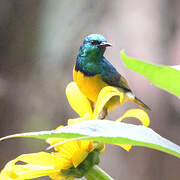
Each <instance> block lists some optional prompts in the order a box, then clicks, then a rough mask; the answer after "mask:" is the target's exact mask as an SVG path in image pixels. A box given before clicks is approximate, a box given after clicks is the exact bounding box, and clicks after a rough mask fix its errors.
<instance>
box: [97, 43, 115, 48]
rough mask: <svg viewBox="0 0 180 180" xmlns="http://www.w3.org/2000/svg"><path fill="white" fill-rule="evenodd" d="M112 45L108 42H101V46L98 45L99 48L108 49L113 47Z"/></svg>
mask: <svg viewBox="0 0 180 180" xmlns="http://www.w3.org/2000/svg"><path fill="white" fill-rule="evenodd" d="M111 46H112V44H110V43H107V42H101V44H99V45H98V47H99V48H106V47H111Z"/></svg>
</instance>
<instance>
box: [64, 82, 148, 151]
mask: <svg viewBox="0 0 180 180" xmlns="http://www.w3.org/2000/svg"><path fill="white" fill-rule="evenodd" d="M66 96H67V98H68V101H69V104H70V106H71V107H72V109H73V110H74V111H76V112H77V113H78V114H79V115H80V118H76V119H70V120H69V121H68V124H72V123H76V122H81V121H85V120H97V119H99V115H100V112H101V111H102V109H103V107H104V106H105V104H106V103H107V102H108V101H109V100H110V99H111V98H113V97H116V96H119V97H120V104H122V103H123V102H125V99H124V92H120V91H119V89H117V88H115V87H112V86H106V87H104V88H103V89H102V90H101V92H100V93H99V95H98V99H97V102H96V106H95V108H94V110H93V108H92V105H91V102H90V101H89V100H88V99H87V98H86V96H84V95H83V94H82V93H81V91H80V90H79V89H78V87H77V85H76V83H75V82H70V83H69V84H68V86H67V87H66ZM130 117H134V118H137V119H138V120H140V122H141V123H142V125H144V126H149V124H150V119H149V116H148V115H147V113H146V112H145V111H143V110H142V109H130V110H128V111H126V112H125V113H124V115H123V116H121V117H120V118H119V119H117V121H118V122H120V121H122V120H123V119H125V118H130ZM119 146H121V147H122V148H124V149H125V150H127V151H129V150H130V149H131V145H126V144H122V145H119Z"/></svg>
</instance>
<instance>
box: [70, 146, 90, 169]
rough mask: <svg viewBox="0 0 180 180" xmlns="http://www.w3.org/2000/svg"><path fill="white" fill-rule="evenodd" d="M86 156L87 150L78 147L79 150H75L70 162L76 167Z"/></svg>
mask: <svg viewBox="0 0 180 180" xmlns="http://www.w3.org/2000/svg"><path fill="white" fill-rule="evenodd" d="M87 156H88V152H87V151H84V150H82V149H80V150H79V151H76V152H75V153H74V154H73V156H72V163H73V165H74V167H75V168H76V167H77V166H78V165H79V164H80V163H81V162H82V161H84V159H86V157H87Z"/></svg>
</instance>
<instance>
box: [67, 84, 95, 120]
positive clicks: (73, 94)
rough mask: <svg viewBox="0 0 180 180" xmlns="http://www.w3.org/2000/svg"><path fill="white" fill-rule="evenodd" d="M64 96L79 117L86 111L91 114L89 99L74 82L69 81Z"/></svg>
mask: <svg viewBox="0 0 180 180" xmlns="http://www.w3.org/2000/svg"><path fill="white" fill-rule="evenodd" d="M66 96H67V99H68V101H69V104H70V106H71V107H72V109H73V110H74V111H76V112H77V113H78V114H79V115H80V116H81V117H83V116H84V115H85V114H86V113H87V112H88V113H89V114H92V107H91V103H90V101H89V100H88V99H87V98H86V97H85V96H84V95H83V94H82V93H81V91H80V90H79V88H78V87H77V85H76V83H75V82H70V83H69V84H68V85H67V87H66Z"/></svg>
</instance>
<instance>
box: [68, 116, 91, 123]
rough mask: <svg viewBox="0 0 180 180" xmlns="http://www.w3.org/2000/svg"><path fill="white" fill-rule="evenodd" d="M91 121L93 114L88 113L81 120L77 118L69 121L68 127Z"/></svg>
mask: <svg viewBox="0 0 180 180" xmlns="http://www.w3.org/2000/svg"><path fill="white" fill-rule="evenodd" d="M90 119H91V114H89V113H86V114H85V115H84V116H83V117H81V118H75V119H69V120H68V125H70V124H74V123H79V122H83V121H87V120H90Z"/></svg>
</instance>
